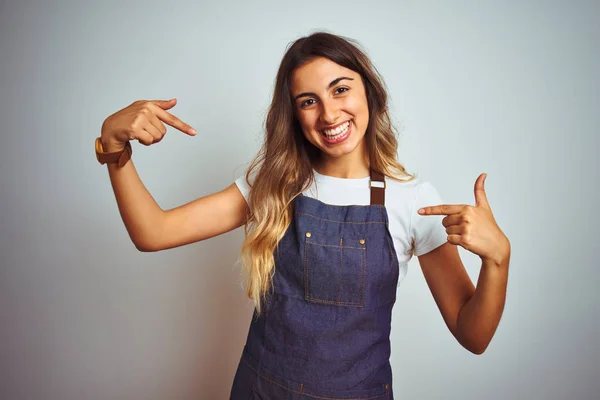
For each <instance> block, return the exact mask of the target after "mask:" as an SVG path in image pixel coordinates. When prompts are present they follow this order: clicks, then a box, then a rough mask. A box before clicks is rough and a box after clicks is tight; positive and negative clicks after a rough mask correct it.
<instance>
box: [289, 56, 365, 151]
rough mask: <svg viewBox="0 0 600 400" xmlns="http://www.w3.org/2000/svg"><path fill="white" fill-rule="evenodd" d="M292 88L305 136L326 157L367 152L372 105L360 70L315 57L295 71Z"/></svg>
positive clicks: (297, 113)
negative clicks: (366, 142)
mask: <svg viewBox="0 0 600 400" xmlns="http://www.w3.org/2000/svg"><path fill="white" fill-rule="evenodd" d="M291 91H292V99H293V102H294V109H295V112H296V116H297V118H298V121H299V122H300V126H301V127H302V131H303V132H304V136H305V137H306V139H307V140H308V141H309V142H311V143H312V144H313V145H315V146H316V147H317V148H319V149H320V150H321V152H322V155H323V157H324V158H325V161H326V160H327V159H330V158H340V157H344V156H349V155H351V154H352V155H353V156H352V157H351V158H352V159H354V156H357V157H363V156H364V150H365V144H364V140H363V138H364V136H365V132H366V130H367V125H368V123H369V107H368V105H367V96H366V92H365V86H364V84H363V81H362V78H361V76H360V75H359V74H358V73H356V72H354V71H352V70H350V69H347V68H344V67H342V66H341V65H339V64H336V63H334V62H333V61H331V60H329V59H327V58H323V57H319V58H315V59H314V60H311V61H309V62H308V63H306V64H304V65H302V66H300V67H298V68H297V69H296V70H295V71H294V74H293V75H292V82H291Z"/></svg>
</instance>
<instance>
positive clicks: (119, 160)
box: [96, 137, 133, 168]
mask: <svg viewBox="0 0 600 400" xmlns="http://www.w3.org/2000/svg"><path fill="white" fill-rule="evenodd" d="M132 152H133V150H132V149H131V143H130V142H129V141H127V143H125V148H124V149H123V150H121V151H115V152H112V153H106V152H105V151H104V147H103V146H102V140H101V139H100V137H97V138H96V158H97V159H98V162H99V163H100V164H117V165H118V166H119V168H121V167H122V166H123V165H125V164H126V163H127V161H129V159H130V158H131V153H132Z"/></svg>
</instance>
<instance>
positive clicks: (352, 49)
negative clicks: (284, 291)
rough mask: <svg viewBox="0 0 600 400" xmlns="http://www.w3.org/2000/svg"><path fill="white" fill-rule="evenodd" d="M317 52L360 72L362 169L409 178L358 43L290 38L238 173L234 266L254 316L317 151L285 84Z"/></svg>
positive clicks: (319, 35) (377, 80) (379, 87)
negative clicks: (258, 133) (244, 188)
mask: <svg viewBox="0 0 600 400" xmlns="http://www.w3.org/2000/svg"><path fill="white" fill-rule="evenodd" d="M317 57H324V58H327V59H329V60H331V61H333V62H335V63H336V64H339V65H341V66H343V67H345V68H348V69H350V70H352V71H354V72H356V73H358V74H359V75H360V76H361V77H362V80H363V84H364V86H365V93H366V97H367V104H368V109H369V122H368V125H367V130H366V132H365V137H364V140H365V141H366V151H367V153H368V159H369V162H370V168H371V169H374V170H376V171H378V172H380V173H382V174H384V175H385V176H387V177H389V178H392V179H397V180H402V181H404V182H406V181H410V180H413V179H414V178H415V175H412V174H409V173H407V172H406V170H405V168H404V166H403V165H401V164H400V163H399V162H398V161H397V150H398V140H397V136H396V132H395V130H394V128H393V126H392V123H391V120H390V116H389V113H388V96H387V92H386V88H385V85H384V83H383V79H382V78H381V76H380V75H379V74H378V72H377V70H376V69H375V67H374V66H373V65H372V64H371V61H370V60H369V58H368V57H367V56H366V55H365V53H364V52H363V51H362V50H361V49H360V47H359V45H358V44H357V43H356V42H355V41H354V40H352V39H348V38H345V37H341V36H337V35H333V34H330V33H326V32H316V33H313V34H311V35H308V36H305V37H302V38H300V39H298V40H296V41H295V42H293V43H292V44H291V46H289V48H288V49H287V51H286V53H285V55H284V56H283V59H282V60H281V65H280V66H279V70H278V72H277V77H276V80H275V88H274V93H273V100H272V101H271V105H270V106H269V111H268V114H267V118H266V121H265V139H264V142H263V145H262V147H261V149H260V151H259V152H258V154H257V155H256V157H255V158H254V159H253V160H252V162H251V163H250V166H249V167H248V169H247V171H246V177H245V178H246V181H247V182H248V184H249V185H250V193H249V195H248V207H249V214H248V217H247V220H246V225H245V228H244V230H245V240H244V243H243V245H242V249H241V259H242V263H243V268H242V271H243V273H244V276H245V278H246V291H247V294H248V297H249V298H250V299H252V300H253V302H254V305H255V308H256V311H257V313H258V314H260V313H261V303H262V301H263V300H265V299H266V294H267V292H268V290H269V289H270V288H271V286H272V281H273V275H274V273H275V257H274V252H275V251H276V248H277V244H278V243H279V241H280V240H281V238H282V237H283V235H284V234H285V232H286V230H287V229H288V227H289V225H290V223H291V220H292V217H293V213H294V210H293V204H294V203H293V201H294V199H295V198H296V197H297V196H298V195H299V194H300V193H302V192H303V191H304V190H306V189H308V188H309V187H310V185H311V184H312V183H313V181H314V174H313V161H316V159H317V158H318V157H319V151H320V150H319V149H318V148H317V147H315V146H314V145H313V144H312V143H310V142H309V141H308V140H307V139H306V138H305V137H304V134H303V132H302V129H301V128H300V124H299V122H298V120H297V118H296V116H295V111H294V102H293V100H292V95H291V90H290V88H291V79H292V74H293V73H294V71H295V70H296V68H298V67H300V66H302V65H304V64H306V63H307V62H309V61H311V60H313V59H315V58H317ZM251 177H252V178H251Z"/></svg>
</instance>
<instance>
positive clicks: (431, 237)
mask: <svg viewBox="0 0 600 400" xmlns="http://www.w3.org/2000/svg"><path fill="white" fill-rule="evenodd" d="M439 204H444V203H443V201H442V198H441V197H440V195H439V193H438V191H437V190H436V189H435V187H433V185H432V184H431V183H429V182H426V181H424V182H423V183H422V184H421V185H420V186H419V188H418V189H417V194H416V196H415V202H414V204H413V207H412V211H411V228H410V234H411V237H412V241H413V244H414V249H413V251H414V253H413V254H414V255H416V256H421V255H423V254H426V253H429V252H430V251H431V250H433V249H435V248H437V247H439V246H441V245H442V244H444V243H445V242H446V241H447V240H448V234H447V233H446V228H445V227H444V225H442V219H444V215H421V214H419V213H418V212H417V211H418V210H419V208H421V207H428V206H436V205H439Z"/></svg>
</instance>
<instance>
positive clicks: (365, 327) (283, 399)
mask: <svg viewBox="0 0 600 400" xmlns="http://www.w3.org/2000/svg"><path fill="white" fill-rule="evenodd" d="M383 180H384V179H383V176H382V175H381V174H379V173H377V172H374V171H371V181H382V182H380V183H382V184H383V188H380V187H376V186H375V185H373V184H371V185H370V186H371V204H370V205H367V206H335V205H329V204H325V203H323V202H321V201H319V200H316V199H313V198H310V197H306V196H304V195H302V194H301V195H300V196H298V197H297V198H296V199H295V201H294V216H293V218H292V222H291V223H290V226H289V228H288V230H287V231H286V232H285V235H284V237H283V238H282V239H281V241H280V242H279V244H278V249H276V250H275V252H274V256H275V274H274V276H273V286H272V290H271V291H270V292H269V294H268V295H267V298H266V301H265V302H264V306H263V314H262V315H260V316H258V315H257V313H256V311H255V313H254V315H253V318H252V322H251V324H250V329H249V332H248V337H247V341H246V345H245V346H244V349H243V351H242V356H241V359H240V362H239V365H238V368H237V371H236V374H235V378H234V381H233V386H232V388H231V395H230V399H232V400H249V399H260V400H287V399H295V400H298V399H302V400H324V399H326V400H334V399H353V400H359V399H361V400H367V399H369V400H375V399H386V400H389V399H393V394H392V369H391V365H390V362H389V359H390V339H389V337H390V329H391V316H392V307H393V305H394V302H395V300H396V285H397V283H398V271H399V268H398V258H397V256H396V252H395V250H394V244H393V241H392V237H391V235H390V233H389V229H388V215H387V212H386V209H385V206H384V203H385V201H384V193H385V183H384V182H383ZM373 183H375V182H373Z"/></svg>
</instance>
